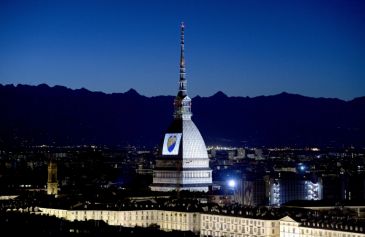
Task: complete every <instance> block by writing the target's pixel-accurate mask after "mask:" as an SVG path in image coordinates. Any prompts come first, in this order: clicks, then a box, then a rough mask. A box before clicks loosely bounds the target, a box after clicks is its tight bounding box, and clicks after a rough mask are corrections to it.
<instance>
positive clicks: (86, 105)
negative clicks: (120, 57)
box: [0, 84, 365, 147]
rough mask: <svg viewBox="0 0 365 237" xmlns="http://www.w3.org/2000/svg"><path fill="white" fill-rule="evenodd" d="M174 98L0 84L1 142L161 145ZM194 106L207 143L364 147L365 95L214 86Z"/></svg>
mask: <svg viewBox="0 0 365 237" xmlns="http://www.w3.org/2000/svg"><path fill="white" fill-rule="evenodd" d="M173 99H174V97H173V96H156V97H145V96H142V95H139V94H138V93H137V92H136V91H135V90H133V89H131V90H129V91H128V92H125V93H113V94H105V93H102V92H91V91H88V90H86V89H77V90H72V89H68V88H66V87H63V86H54V87H49V86H47V85H45V84H42V85H39V86H27V85H18V86H13V85H1V84H0V111H1V113H0V114H1V116H0V145H1V146H8V145H40V144H50V145H79V144H104V145H127V144H132V145H146V146H154V145H158V144H159V143H160V141H161V139H162V137H163V132H164V130H165V129H167V127H168V125H169V123H170V122H171V120H172V119H173V117H172V113H173ZM192 111H193V120H194V122H195V123H196V125H197V126H198V128H199V129H200V131H201V133H202V135H203V137H204V139H205V141H206V143H207V145H235V146H332V147H342V146H344V145H345V146H348V145H354V146H365V97H359V98H356V99H353V100H351V101H343V100H339V99H327V98H311V97H305V96H301V95H295V94H288V93H281V94H278V95H273V96H258V97H253V98H249V97H228V96H226V95H225V94H224V93H222V92H217V93H216V94H215V95H213V96H210V97H199V96H197V97H194V98H193V102H192Z"/></svg>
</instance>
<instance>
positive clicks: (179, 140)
mask: <svg viewBox="0 0 365 237" xmlns="http://www.w3.org/2000/svg"><path fill="white" fill-rule="evenodd" d="M161 151H162V156H165V155H166V156H175V157H177V158H180V159H190V158H208V153H207V148H206V146H205V142H204V139H203V137H202V135H201V134H200V132H199V129H198V128H197V127H196V126H195V124H194V122H193V121H192V120H191V119H186V120H185V119H174V120H173V122H172V123H171V125H170V127H169V128H168V129H167V132H166V133H165V138H164V141H163V143H162V149H161Z"/></svg>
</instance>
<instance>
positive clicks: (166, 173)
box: [151, 23, 212, 192]
mask: <svg viewBox="0 0 365 237" xmlns="http://www.w3.org/2000/svg"><path fill="white" fill-rule="evenodd" d="M180 29H181V38H180V79H179V91H178V93H177V95H176V97H175V99H174V114H173V121H172V123H171V125H170V127H169V128H168V129H167V131H166V133H165V134H164V139H163V143H162V145H161V149H160V151H161V153H160V155H159V157H158V159H157V160H156V166H155V169H154V170H153V183H152V185H151V190H152V191H173V190H176V191H180V190H189V191H204V192H207V191H208V190H209V186H211V185H212V170H211V169H210V168H209V158H208V153H207V148H206V146H205V142H204V140H203V138H202V136H201V134H200V132H199V130H198V128H197V127H196V126H195V124H194V122H193V121H192V120H191V116H192V113H191V99H190V97H189V96H188V94H187V80H186V74H185V57H184V50H185V48H184V47H185V42H184V41H185V40H184V30H185V26H184V23H181V28H180Z"/></svg>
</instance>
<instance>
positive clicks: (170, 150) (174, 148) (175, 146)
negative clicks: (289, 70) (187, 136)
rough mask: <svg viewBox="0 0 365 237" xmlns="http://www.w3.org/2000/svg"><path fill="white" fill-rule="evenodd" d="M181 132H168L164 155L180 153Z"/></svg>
mask: <svg viewBox="0 0 365 237" xmlns="http://www.w3.org/2000/svg"><path fill="white" fill-rule="evenodd" d="M180 140H181V133H166V134H165V139H164V142H163V148H162V155H177V154H179V146H180Z"/></svg>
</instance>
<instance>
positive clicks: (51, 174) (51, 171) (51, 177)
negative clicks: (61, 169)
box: [47, 160, 58, 195]
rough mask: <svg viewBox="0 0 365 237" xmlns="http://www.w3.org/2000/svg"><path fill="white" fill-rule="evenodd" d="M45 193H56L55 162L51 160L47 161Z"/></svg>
mask: <svg viewBox="0 0 365 237" xmlns="http://www.w3.org/2000/svg"><path fill="white" fill-rule="evenodd" d="M47 194H48V195H57V194H58V180H57V164H56V162H55V161H53V160H51V161H50V162H49V163H48V181H47Z"/></svg>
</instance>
